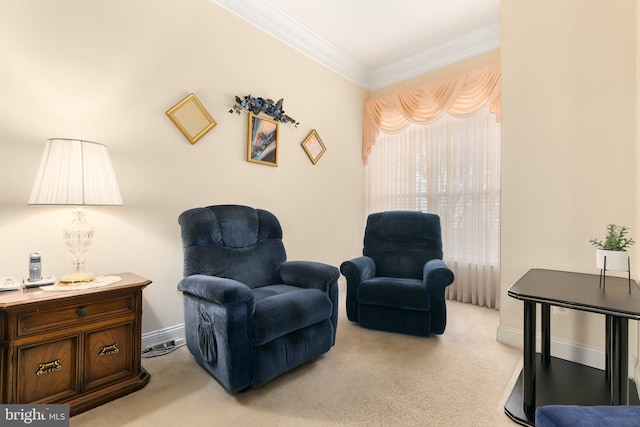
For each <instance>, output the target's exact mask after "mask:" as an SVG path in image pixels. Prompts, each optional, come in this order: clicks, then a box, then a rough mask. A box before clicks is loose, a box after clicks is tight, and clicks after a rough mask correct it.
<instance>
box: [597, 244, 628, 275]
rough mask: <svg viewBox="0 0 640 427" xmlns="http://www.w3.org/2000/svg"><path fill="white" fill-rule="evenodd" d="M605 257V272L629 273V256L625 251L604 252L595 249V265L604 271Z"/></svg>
mask: <svg viewBox="0 0 640 427" xmlns="http://www.w3.org/2000/svg"><path fill="white" fill-rule="evenodd" d="M605 257H607V271H609V270H613V271H629V255H628V254H627V251H605V250H602V249H596V264H597V266H598V268H599V269H601V270H602V269H604V267H605V266H604V259H605Z"/></svg>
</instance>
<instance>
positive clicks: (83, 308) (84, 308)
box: [76, 307, 89, 317]
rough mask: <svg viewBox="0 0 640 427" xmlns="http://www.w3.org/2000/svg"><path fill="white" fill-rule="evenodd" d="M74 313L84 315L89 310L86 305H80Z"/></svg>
mask: <svg viewBox="0 0 640 427" xmlns="http://www.w3.org/2000/svg"><path fill="white" fill-rule="evenodd" d="M76 313H78V316H80V317H84V316H86V315H87V314H88V313H89V310H88V309H87V307H80V308H78V310H77V311H76Z"/></svg>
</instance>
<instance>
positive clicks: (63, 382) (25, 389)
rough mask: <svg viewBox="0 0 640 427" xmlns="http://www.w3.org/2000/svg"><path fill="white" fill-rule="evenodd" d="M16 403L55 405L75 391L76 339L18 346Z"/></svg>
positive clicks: (77, 385) (76, 388)
mask: <svg viewBox="0 0 640 427" xmlns="http://www.w3.org/2000/svg"><path fill="white" fill-rule="evenodd" d="M17 352H18V358H17V359H18V364H17V378H19V381H18V384H17V393H16V394H17V396H16V397H17V402H19V403H33V402H37V401H41V400H46V401H47V402H55V401H58V400H61V399H64V398H65V397H69V396H72V395H74V394H76V393H77V392H78V388H79V384H78V375H77V369H76V366H77V354H78V339H77V337H76V336H73V337H68V338H64V339H60V340H58V341H53V342H48V343H43V344H38V345H33V346H25V347H19V348H18V349H17Z"/></svg>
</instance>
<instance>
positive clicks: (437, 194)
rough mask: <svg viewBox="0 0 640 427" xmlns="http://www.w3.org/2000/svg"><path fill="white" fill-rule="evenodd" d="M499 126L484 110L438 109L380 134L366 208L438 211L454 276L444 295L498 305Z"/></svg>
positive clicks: (372, 158) (370, 169) (371, 162)
mask: <svg viewBox="0 0 640 427" xmlns="http://www.w3.org/2000/svg"><path fill="white" fill-rule="evenodd" d="M500 143H501V132H500V124H499V123H497V122H496V116H495V115H494V114H492V113H490V112H489V111H488V109H487V108H486V107H485V108H483V109H481V110H479V111H477V112H476V113H474V114H473V115H472V116H471V117H466V118H458V117H453V116H450V115H447V114H441V115H440V116H439V117H438V118H437V119H435V121H433V122H431V123H429V124H426V125H419V124H410V125H409V126H407V127H406V128H405V129H404V130H402V131H401V132H399V133H394V134H385V133H380V134H379V135H378V137H377V138H376V140H375V144H374V145H373V147H372V151H371V154H370V155H369V158H368V162H369V163H368V164H369V167H368V175H369V180H368V203H369V212H379V211H385V210H420V211H424V212H429V213H435V214H438V215H439V216H440V221H441V224H442V238H443V245H444V260H445V262H446V263H447V265H448V266H449V267H450V268H451V269H452V270H453V272H454V274H455V277H456V279H455V281H454V284H453V285H451V286H449V287H448V288H447V297H448V298H450V299H456V300H458V301H463V302H470V303H473V304H477V305H481V306H488V307H494V308H498V306H499V300H498V297H499V291H498V290H499V263H500V251H499V245H500V240H499V239H500Z"/></svg>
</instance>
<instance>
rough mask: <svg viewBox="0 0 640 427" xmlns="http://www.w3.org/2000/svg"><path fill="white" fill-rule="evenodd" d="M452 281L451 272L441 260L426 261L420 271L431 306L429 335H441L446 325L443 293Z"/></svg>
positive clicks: (445, 307)
mask: <svg viewBox="0 0 640 427" xmlns="http://www.w3.org/2000/svg"><path fill="white" fill-rule="evenodd" d="M453 279H454V276H453V271H451V270H450V269H449V267H447V265H446V264H445V263H444V261H442V260H441V259H432V260H429V261H427V262H426V263H425V265H424V267H423V269H422V280H423V282H424V284H425V286H426V287H427V292H429V301H430V304H431V333H434V334H442V333H443V332H444V329H445V327H446V325H447V306H446V302H445V297H444V291H445V289H446V287H447V286H449V285H450V284H452V283H453Z"/></svg>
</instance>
